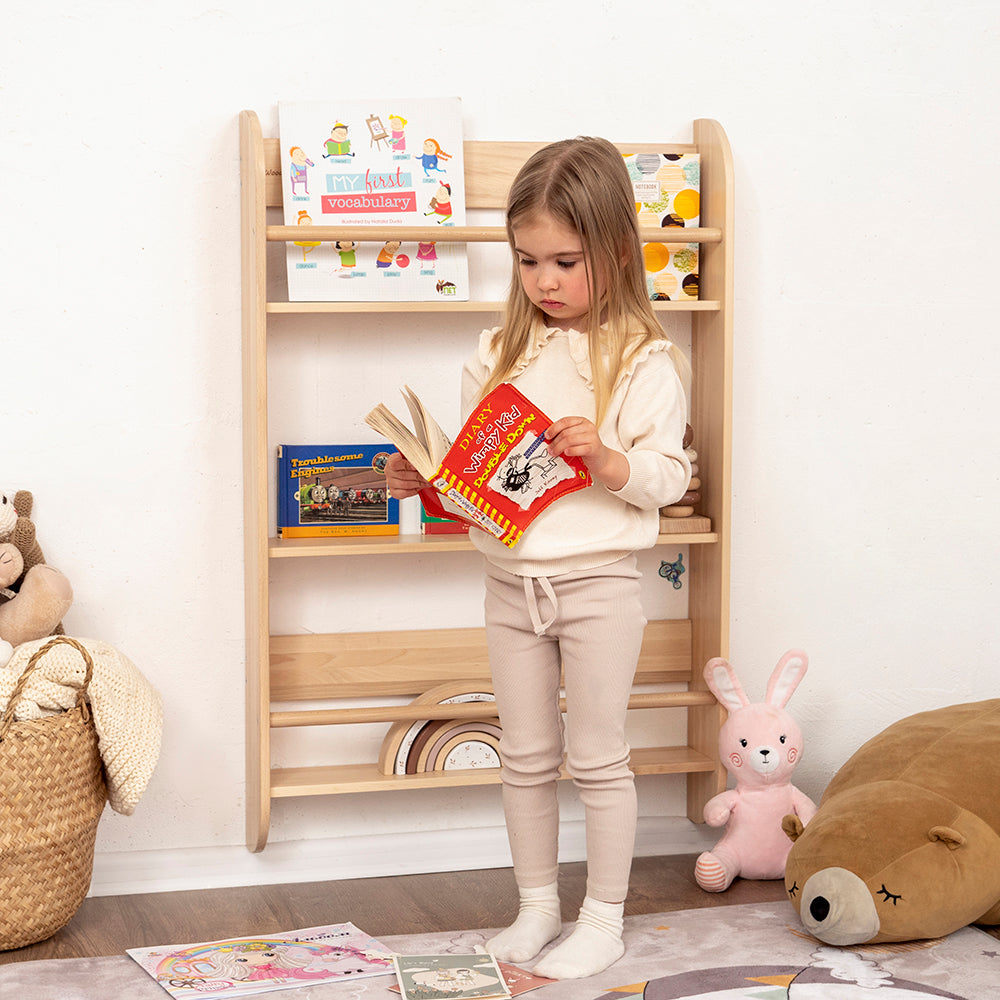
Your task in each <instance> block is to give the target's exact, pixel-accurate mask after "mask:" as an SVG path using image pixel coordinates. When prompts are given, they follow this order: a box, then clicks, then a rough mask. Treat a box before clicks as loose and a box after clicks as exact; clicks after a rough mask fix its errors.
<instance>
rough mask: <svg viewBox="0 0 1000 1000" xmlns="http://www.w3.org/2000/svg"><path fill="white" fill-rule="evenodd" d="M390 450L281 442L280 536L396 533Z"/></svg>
mask: <svg viewBox="0 0 1000 1000" xmlns="http://www.w3.org/2000/svg"><path fill="white" fill-rule="evenodd" d="M391 454H392V449H389V448H385V447H383V446H381V445H379V446H376V445H370V444H325V445H304V444H281V445H278V525H277V527H278V537H279V538H322V537H326V536H330V537H333V536H339V535H398V534H399V501H398V500H393V499H392V497H390V496H389V495H388V490H387V489H386V484H385V463H386V462H387V461H388V459H389V456H390V455H391Z"/></svg>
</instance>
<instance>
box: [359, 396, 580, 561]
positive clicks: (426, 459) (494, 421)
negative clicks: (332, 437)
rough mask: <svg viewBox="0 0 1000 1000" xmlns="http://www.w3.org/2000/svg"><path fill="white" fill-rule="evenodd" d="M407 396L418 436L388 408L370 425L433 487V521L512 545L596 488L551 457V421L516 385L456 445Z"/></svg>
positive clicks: (481, 408) (483, 409)
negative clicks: (462, 525)
mask: <svg viewBox="0 0 1000 1000" xmlns="http://www.w3.org/2000/svg"><path fill="white" fill-rule="evenodd" d="M402 393H403V398H404V400H405V401H406V405H407V408H408V409H409V411H410V418H411V420H412V421H413V426H414V429H413V430H412V431H411V430H410V428H409V427H407V426H406V425H405V424H404V423H403V422H402V421H401V420H399V418H398V417H396V416H395V415H394V414H393V413H392V411H391V410H389V409H388V407H386V406H385V404H384V403H380V404H379V405H378V406H376V407H375V409H373V410H372V411H371V412H370V413H369V414H368V415H367V416H366V417H365V422H366V423H367V424H368V426H369V427H371V428H372V429H374V430H376V431H378V432H379V433H380V434H382V435H383V436H384V437H386V438H388V439H389V440H390V441H391V442H392V443H393V444H394V445H395V446H396V447H397V448H398V449H399V450H400V451H401V452H402V453H403V454H404V455H405V456H406V458H407V459H409V461H410V463H411V464H412V465H413V466H414V467H415V468H416V469H417V470H418V471H419V472H420V474H421V475H422V476H423V477H424V479H426V480H427V481H428V482H429V483H430V484H431V486H432V487H433V489H425V490H423V491H422V492H421V494H420V499H421V502H422V503H423V506H424V508H425V510H426V511H427V512H428V513H429V514H431V515H432V516H434V517H446V518H452V519H459V520H463V521H465V522H467V523H469V524H471V525H473V526H474V527H477V528H481V529H482V530H483V531H487V532H489V533H490V534H491V535H493V536H494V537H496V538H498V539H500V541H502V542H503V543H504V544H505V545H507V546H513V545H516V544H517V542H518V540H519V539H520V537H521V535H522V534H523V533H524V530H525V528H527V527H528V525H529V524H531V522H532V521H533V520H534V519H535V518H536V517H537V516H538V515H539V514H540V513H541V512H542V511H543V510H544V509H545V508H546V507H548V506H549V504H551V503H553V502H554V501H556V500H558V499H559V498H560V497H563V496H566V495H567V494H569V493H573V492H575V491H576V490H580V489H583V488H584V487H586V486H589V485H590V484H591V483H592V481H593V480H592V479H591V476H590V472H589V470H588V469H587V466H586V464H585V463H584V462H583V460H582V459H580V458H577V457H575V456H570V457H563V456H561V455H559V456H556V455H552V454H550V452H549V450H548V445H547V443H546V440H545V432H546V430H547V429H548V427H549V425H550V424H551V423H552V421H551V420H550V419H549V418H548V417H547V416H546V415H545V414H544V413H543V412H542V411H541V410H540V409H539V408H538V407H537V406H535V405H534V403H532V402H531V401H530V400H529V399H527V398H526V397H525V396H524V395H523V393H521V392H519V391H518V390H517V389H516V388H515V387H514V386H513V385H511V384H510V383H509V382H504V383H502V384H501V385H498V386H497V387H496V388H495V389H494V390H493V391H492V392H491V393H489V395H487V396H486V397H485V398H484V399H483V400H482V402H480V403H479V404H478V405H477V406H476V407H475V409H474V410H473V411H472V414H471V415H470V416H469V419H468V420H466V422H465V424H464V425H463V426H462V429H461V430H460V431H459V433H458V436H457V437H456V438H455V440H454V442H452V440H451V439H450V438H449V437H448V436H447V435H446V434H445V432H444V431H443V430H442V429H441V426H440V425H439V424H438V422H437V421H436V420H435V419H434V418H433V417H432V416H431V414H430V412H429V411H428V410H427V408H426V407H425V406H424V404H423V403H422V402H421V401H420V399H419V398H418V397H417V395H416V393H414V392H413V390H412V389H410V388H409V387H408V386H404V388H403V390H402Z"/></svg>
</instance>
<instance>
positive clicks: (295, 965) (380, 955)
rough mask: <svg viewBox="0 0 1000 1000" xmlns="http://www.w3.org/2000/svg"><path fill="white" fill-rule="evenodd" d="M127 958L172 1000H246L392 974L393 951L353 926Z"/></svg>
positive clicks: (139, 951) (132, 952)
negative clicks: (195, 999)
mask: <svg viewBox="0 0 1000 1000" xmlns="http://www.w3.org/2000/svg"><path fill="white" fill-rule="evenodd" d="M128 954H129V956H130V957H131V958H132V959H134V960H135V961H136V962H138V964H139V965H140V966H141V967H142V968H143V969H144V970H145V971H146V972H147V973H148V974H149V975H150V976H152V978H153V979H154V980H156V982H157V983H159V985H160V986H162V987H163V989H164V990H166V991H167V993H169V994H170V995H171V996H173V997H191V996H202V995H205V994H211V995H212V996H213V997H247V996H253V995H255V994H257V993H273V992H275V991H278V990H289V989H294V988H296V987H301V986H312V985H315V984H317V983H332V982H343V981H344V980H353V979H364V978H366V977H368V976H385V975H388V976H392V974H393V972H394V971H395V967H394V965H393V960H392V959H393V956H392V952H390V951H389V949H388V948H386V947H385V946H384V945H383V944H382V943H381V942H379V941H377V940H376V939H375V938H373V937H372V936H371V935H369V934H366V933H365V932H364V931H362V930H360V929H359V928H357V927H355V926H354V924H352V923H344V924H331V925H328V926H324V927H308V928H306V929H304V930H298V931H288V932H286V933H281V934H275V935H272V936H270V937H246V938H227V939H225V940H222V941H205V942H202V943H200V944H185V945H162V946H159V947H154V948H130V949H128Z"/></svg>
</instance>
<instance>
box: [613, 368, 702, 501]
mask: <svg viewBox="0 0 1000 1000" xmlns="http://www.w3.org/2000/svg"><path fill="white" fill-rule="evenodd" d="M619 393H622V394H623V398H622V400H621V406H620V408H619V410H618V413H617V435H616V436H617V437H618V440H619V441H620V442H621V446H622V449H623V450H624V452H625V457H626V458H627V459H628V464H629V477H628V481H627V482H626V483H625V485H624V486H623V487H622V488H621V489H620V490H617V491H612V493H613V495H614V496H617V497H619V498H620V499H622V500H624V501H625V502H626V503H629V504H631V505H632V506H634V507H638V508H639V509H640V510H652V509H656V508H659V507H663V506H666V505H667V504H671V503H676V502H677V501H678V500H679V499H680V498H681V497H682V496H683V495H684V493H685V491H686V490H687V488H688V483H689V482H690V481H691V463H690V461H689V460H688V458H687V455H685V454H684V444H683V442H684V430H685V426H686V423H687V401H686V399H685V396H684V388H683V386H682V385H681V380H680V378H679V377H678V375H677V371H676V369H675V368H674V365H673V362H672V361H671V359H670V355H669V354H668V353H667V352H666V351H655V352H654V353H651V354H650V355H648V357H646V358H645V359H644V360H643V361H642V362H640V363H639V364H638V365H637V366H636V367H635V368H634V370H633V371H632V373H631V375H630V377H629V378H628V379H627V381H626V383H625V384H624V385H620V386H619V387H618V388H617V389H616V393H615V394H616V395H618V394H619ZM611 412H614V410H613V404H612V409H611Z"/></svg>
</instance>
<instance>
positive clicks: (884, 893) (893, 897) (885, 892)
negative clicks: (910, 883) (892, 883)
mask: <svg viewBox="0 0 1000 1000" xmlns="http://www.w3.org/2000/svg"><path fill="white" fill-rule="evenodd" d="M879 894H880V895H881V896H882V897H883V899H882V902H883V903H888V902H889V900H890V899H891V900H892V905H893V906H895V905H896V901H897V900H899V899H902V898H903V897H902V896H897V895H896V894H895V893H894V892H889V890H888V889H887V888H886V887H885V882H883V883H882V888H881V889H879Z"/></svg>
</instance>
